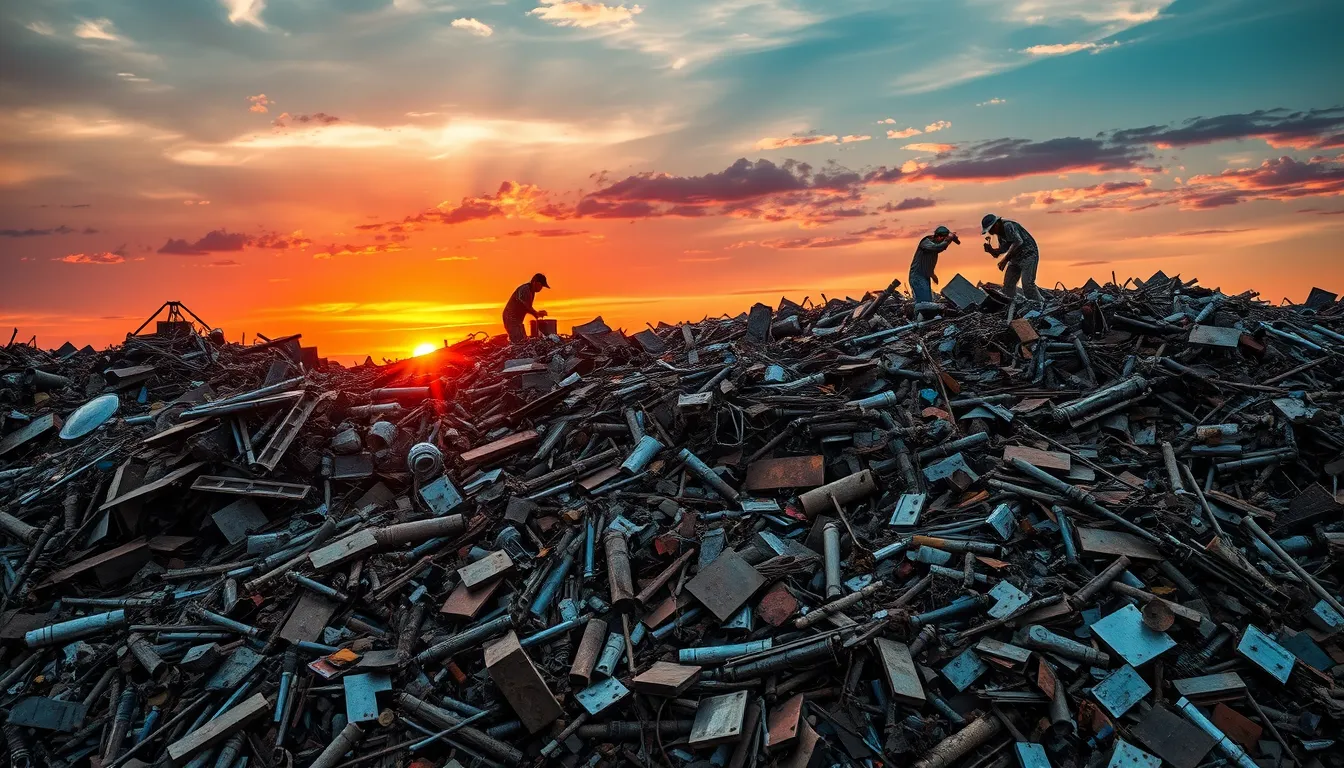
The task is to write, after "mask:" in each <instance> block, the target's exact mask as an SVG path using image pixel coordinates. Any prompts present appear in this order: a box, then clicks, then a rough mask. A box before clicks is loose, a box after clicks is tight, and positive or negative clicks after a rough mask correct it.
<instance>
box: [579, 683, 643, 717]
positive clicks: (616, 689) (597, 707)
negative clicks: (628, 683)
mask: <svg viewBox="0 0 1344 768" xmlns="http://www.w3.org/2000/svg"><path fill="white" fill-rule="evenodd" d="M629 695H630V689H628V688H626V687H625V686H624V685H622V684H621V681H620V680H617V679H616V678H614V677H608V678H607V679H605V680H603V681H602V682H600V683H594V684H593V685H590V686H588V687H587V688H584V689H583V690H581V691H579V692H578V693H576V694H574V700H575V701H577V702H579V705H580V706H582V707H583V709H584V711H585V712H587V713H588V714H590V715H597V714H600V713H601V712H602V710H604V709H606V708H607V707H610V706H611V705H613V704H616V703H618V702H620V701H621V700H622V699H624V698H625V697H626V696H629Z"/></svg>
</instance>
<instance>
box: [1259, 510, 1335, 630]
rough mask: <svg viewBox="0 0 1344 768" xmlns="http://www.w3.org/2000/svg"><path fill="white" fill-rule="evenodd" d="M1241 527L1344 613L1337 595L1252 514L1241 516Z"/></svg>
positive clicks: (1320, 595)
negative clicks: (1319, 580) (1302, 564)
mask: <svg viewBox="0 0 1344 768" xmlns="http://www.w3.org/2000/svg"><path fill="white" fill-rule="evenodd" d="M1241 527H1242V528H1245V529H1246V530H1248V531H1250V532H1251V534H1252V535H1254V536H1255V538H1257V539H1259V540H1260V543H1261V544H1264V545H1265V547H1266V548H1267V549H1269V551H1271V552H1273V553H1274V555H1275V556H1276V557H1278V558H1279V559H1280V560H1282V561H1283V564H1284V565H1286V566H1288V569H1289V570H1291V571H1292V572H1293V573H1294V574H1296V575H1297V578H1299V579H1301V580H1302V582H1303V583H1304V584H1306V585H1307V586H1308V587H1310V588H1311V591H1312V592H1315V593H1316V596H1317V597H1319V598H1321V599H1322V600H1324V601H1325V602H1326V603H1327V604H1329V606H1330V607H1331V608H1334V609H1335V611H1337V612H1338V613H1340V614H1341V615H1344V605H1340V603H1339V600H1336V599H1335V596H1334V595H1332V594H1330V591H1329V590H1327V589H1325V588H1324V587H1322V586H1321V583H1320V582H1318V581H1316V579H1315V578H1313V577H1312V575H1311V574H1310V573H1307V571H1306V569H1305V568H1303V567H1302V566H1301V565H1298V562H1297V560H1294V559H1293V557H1292V556H1291V555H1289V554H1288V553H1287V552H1284V551H1283V547H1280V546H1279V543H1278V542H1277V541H1275V540H1274V538H1273V537H1272V536H1270V535H1269V534H1268V533H1265V531H1264V529H1263V528H1261V527H1260V525H1259V524H1258V523H1256V522H1255V520H1254V518H1252V517H1251V516H1250V515H1246V516H1245V517H1243V518H1241Z"/></svg>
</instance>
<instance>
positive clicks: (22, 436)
mask: <svg viewBox="0 0 1344 768" xmlns="http://www.w3.org/2000/svg"><path fill="white" fill-rule="evenodd" d="M62 424H64V422H63V421H61V417H60V416H57V415H56V414H54V413H48V414H46V415H45V416H39V417H38V418H36V419H33V420H32V421H30V422H28V423H27V424H26V425H24V426H23V427H20V428H19V429H16V430H14V431H13V432H10V433H9V434H8V435H5V437H4V439H3V440H0V456H4V455H5V454H7V453H9V452H11V451H14V450H16V449H18V448H20V447H22V446H23V445H25V444H27V443H29V442H31V441H33V440H36V439H37V438H39V437H41V436H42V435H44V434H46V433H48V432H50V431H52V430H53V429H60V428H61V425H62Z"/></svg>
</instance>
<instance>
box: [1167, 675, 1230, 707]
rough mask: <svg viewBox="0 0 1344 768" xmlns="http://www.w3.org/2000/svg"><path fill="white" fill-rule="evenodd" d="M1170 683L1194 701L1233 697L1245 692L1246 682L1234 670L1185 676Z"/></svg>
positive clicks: (1200, 701) (1202, 701) (1201, 701)
mask: <svg viewBox="0 0 1344 768" xmlns="http://www.w3.org/2000/svg"><path fill="white" fill-rule="evenodd" d="M1171 684H1172V685H1174V686H1176V691H1177V692H1178V693H1180V694H1181V695H1182V696H1184V697H1185V698H1187V699H1189V700H1191V701H1193V702H1196V703H1204V702H1211V701H1217V700H1219V699H1235V698H1240V697H1241V696H1243V695H1244V694H1245V693H1246V682H1245V681H1244V680H1242V679H1241V675H1238V674H1237V673H1236V672H1220V673H1219V674H1216V675H1201V676H1199V677H1187V678H1183V679H1181V680H1173V681H1171Z"/></svg>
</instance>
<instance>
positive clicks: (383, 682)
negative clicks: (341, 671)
mask: <svg viewBox="0 0 1344 768" xmlns="http://www.w3.org/2000/svg"><path fill="white" fill-rule="evenodd" d="M341 683H342V684H343V685H344V686H345V719H346V720H347V721H348V722H351V723H367V722H369V721H371V720H377V719H378V711H379V710H378V692H379V691H390V690H392V676H391V675H389V674H387V673H386V672H366V673H364V674H361V675H346V676H345V677H343V678H341Z"/></svg>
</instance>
